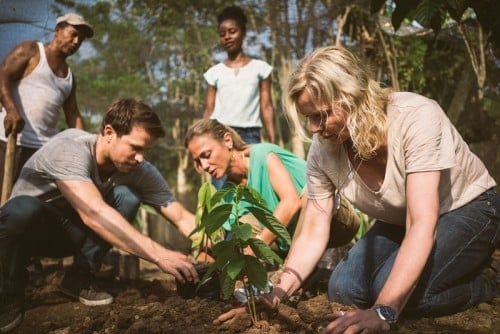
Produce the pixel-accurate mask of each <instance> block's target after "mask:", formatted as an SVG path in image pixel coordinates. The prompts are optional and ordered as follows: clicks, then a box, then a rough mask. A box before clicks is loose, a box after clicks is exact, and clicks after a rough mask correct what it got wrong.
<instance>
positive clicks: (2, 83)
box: [0, 41, 40, 136]
mask: <svg viewBox="0 0 500 334" xmlns="http://www.w3.org/2000/svg"><path fill="white" fill-rule="evenodd" d="M39 60H40V55H39V52H38V46H37V44H36V42H31V41H30V42H22V43H20V44H18V45H17V46H16V47H15V48H14V49H13V50H12V51H11V52H10V53H9V54H8V55H7V56H6V57H5V59H4V61H3V63H2V64H1V65H0V101H1V102H2V105H3V107H4V108H5V110H6V111H7V116H5V121H4V126H5V135H7V136H8V135H9V134H10V133H11V132H13V133H19V132H21V130H22V129H23V127H24V120H23V119H22V117H21V115H20V114H19V109H18V106H17V105H16V103H15V101H14V95H13V91H12V90H13V87H14V85H15V84H16V83H17V82H18V81H19V80H21V79H22V78H24V77H25V76H26V75H28V74H29V73H31V71H33V69H34V68H35V67H36V65H37V64H38V62H39Z"/></svg>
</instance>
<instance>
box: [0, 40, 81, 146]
mask: <svg viewBox="0 0 500 334" xmlns="http://www.w3.org/2000/svg"><path fill="white" fill-rule="evenodd" d="M37 44H38V49H39V52H40V62H39V63H38V65H37V66H36V67H35V69H34V70H33V72H31V73H30V74H28V75H27V76H26V77H24V78H22V79H21V80H20V81H18V82H17V83H16V84H15V86H14V87H13V96H14V101H15V103H16V106H17V107H18V109H19V113H20V114H21V117H22V118H23V119H24V122H25V125H24V128H23V131H22V132H21V133H20V134H18V136H17V143H18V145H21V146H24V147H30V148H39V147H41V146H42V145H43V144H44V143H46V142H47V141H48V140H49V138H51V137H53V136H54V135H55V134H57V133H58V132H59V130H58V129H57V118H58V114H59V110H60V109H61V107H62V105H63V103H64V101H65V100H66V99H67V98H68V96H69V94H70V93H71V88H72V87H73V75H72V74H71V70H70V69H69V68H68V75H67V76H66V77H65V78H60V77H58V76H56V75H55V74H54V72H53V71H52V69H51V68H50V66H49V64H48V62H47V57H46V55H45V48H44V46H43V44H42V43H37ZM6 114H7V113H6V111H5V109H3V108H2V112H1V113H0V140H4V141H5V140H6V137H5V127H4V126H3V122H4V119H5V116H6Z"/></svg>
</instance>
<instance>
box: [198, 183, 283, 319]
mask: <svg viewBox="0 0 500 334" xmlns="http://www.w3.org/2000/svg"><path fill="white" fill-rule="evenodd" d="M213 189H214V188H213V186H212V185H211V184H207V183H206V184H204V185H202V187H201V188H200V191H199V192H198V201H199V202H198V211H197V213H196V217H197V218H196V219H197V220H196V222H197V226H196V228H195V230H194V231H193V234H194V233H200V232H201V233H203V234H206V235H208V236H209V237H210V240H211V241H212V245H213V246H212V253H213V255H214V257H215V262H214V263H213V264H212V265H211V266H210V268H209V270H208V271H207V273H206V274H205V276H204V277H202V279H201V282H203V281H205V280H206V279H207V278H208V277H210V275H212V273H213V272H214V271H215V270H216V271H217V272H219V277H220V280H221V289H222V293H223V295H224V298H229V297H230V296H232V294H233V292H234V288H235V284H236V281H238V280H241V281H242V282H243V284H244V286H245V289H246V290H247V291H250V294H251V295H250V296H249V298H248V307H249V310H250V312H251V314H252V319H253V320H254V321H256V319H257V315H256V313H255V300H254V296H253V289H251V288H247V287H248V286H250V285H253V286H255V287H257V288H258V289H260V290H262V291H265V292H268V291H269V282H268V278H267V271H266V269H265V266H264V264H265V263H267V264H281V263H282V262H283V260H282V259H281V258H280V256H279V255H278V254H276V253H275V252H274V251H273V250H272V249H271V248H270V247H269V246H268V245H267V244H265V243H264V242H263V241H262V240H260V239H257V238H255V237H254V236H253V233H252V226H251V225H250V224H248V223H244V222H242V221H241V220H240V219H241V217H242V215H241V205H242V204H243V203H245V204H248V205H249V207H247V209H248V210H249V211H250V212H251V214H253V215H254V216H255V218H257V220H258V221H259V222H260V223H261V224H262V225H263V226H264V227H266V228H268V229H269V230H271V231H273V232H274V233H275V234H276V235H277V236H278V237H280V238H282V239H283V240H285V241H286V242H287V243H288V244H290V242H291V238H290V235H289V234H288V231H287V230H286V228H284V227H283V225H282V224H281V223H280V222H279V221H278V220H277V219H276V217H274V216H273V215H272V212H271V211H270V210H269V209H268V208H267V205H266V203H265V201H264V199H263V198H262V197H261V196H260V194H259V193H257V192H256V191H255V190H253V189H251V188H249V187H246V186H243V185H234V184H231V183H228V184H227V185H226V186H225V187H224V188H222V189H221V190H218V191H217V192H215V193H214V192H213ZM230 217H232V218H234V220H235V222H234V224H232V226H231V238H230V239H228V240H220V238H219V234H218V232H219V231H221V229H222V228H223V225H224V224H225V223H226V221H227V220H228V219H229V218H230ZM247 247H250V248H251V249H252V251H253V253H254V254H255V256H251V255H247V254H245V253H244V249H245V248H247Z"/></svg>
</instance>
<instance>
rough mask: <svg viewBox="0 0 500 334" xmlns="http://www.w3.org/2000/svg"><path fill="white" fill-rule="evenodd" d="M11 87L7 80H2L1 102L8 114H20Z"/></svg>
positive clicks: (0, 84)
mask: <svg viewBox="0 0 500 334" xmlns="http://www.w3.org/2000/svg"><path fill="white" fill-rule="evenodd" d="M10 87H11V86H10V84H8V83H6V82H5V80H0V102H1V103H2V106H3V108H4V109H5V111H6V112H7V114H11V113H14V114H19V110H18V108H17V105H16V103H15V102H14V97H13V95H12V90H11V89H10Z"/></svg>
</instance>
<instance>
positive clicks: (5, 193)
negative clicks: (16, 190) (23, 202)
mask: <svg viewBox="0 0 500 334" xmlns="http://www.w3.org/2000/svg"><path fill="white" fill-rule="evenodd" d="M16 142H17V134H13V133H12V132H11V133H10V134H9V136H8V137H7V148H6V149H5V161H4V167H3V183H2V197H1V200H0V205H3V204H4V203H5V202H7V200H8V199H9V197H10V193H11V191H12V184H13V183H14V168H15V166H14V165H15V160H16Z"/></svg>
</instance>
